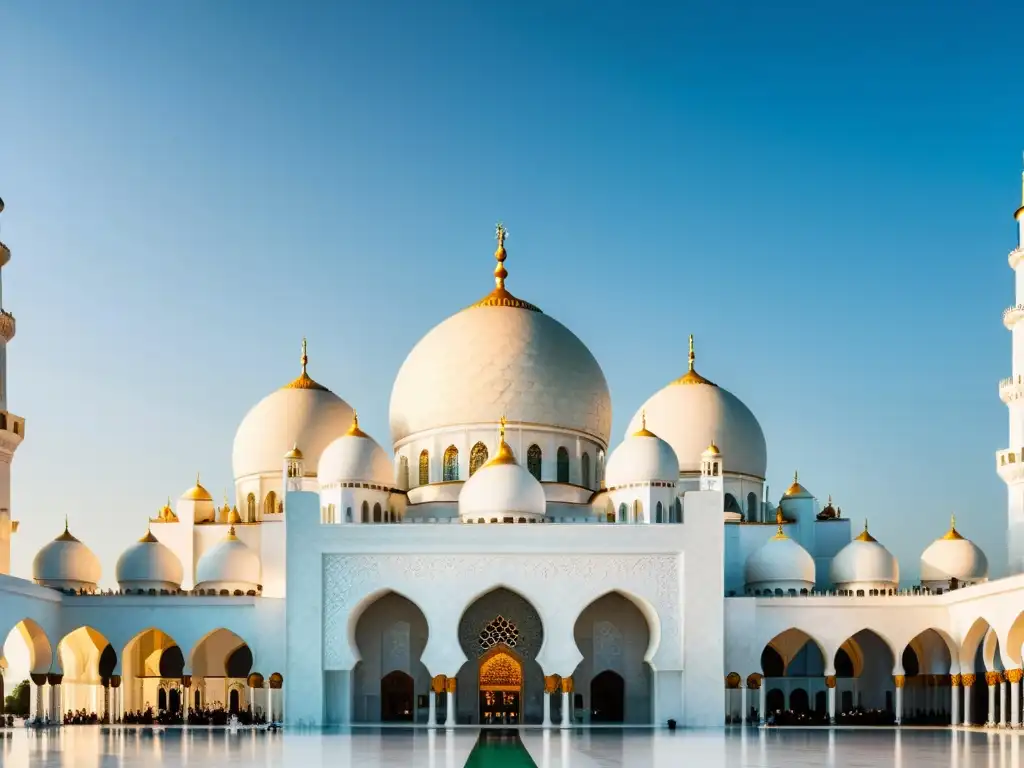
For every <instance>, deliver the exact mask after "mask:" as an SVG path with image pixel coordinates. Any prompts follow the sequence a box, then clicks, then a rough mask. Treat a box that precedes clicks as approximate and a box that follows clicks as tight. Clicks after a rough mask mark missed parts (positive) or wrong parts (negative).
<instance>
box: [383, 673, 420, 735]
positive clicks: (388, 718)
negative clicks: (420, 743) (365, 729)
mask: <svg viewBox="0 0 1024 768" xmlns="http://www.w3.org/2000/svg"><path fill="white" fill-rule="evenodd" d="M413 691H414V683H413V679H412V675H409V674H408V673H406V672H402V671H401V670H398V669H396V670H395V671H393V672H388V673H387V674H386V675H384V677H382V678H381V679H380V719H381V721H383V722H385V723H411V722H412V721H413V717H414V715H415V713H416V709H415V707H414V706H413Z"/></svg>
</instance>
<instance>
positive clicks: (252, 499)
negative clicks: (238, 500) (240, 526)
mask: <svg viewBox="0 0 1024 768" xmlns="http://www.w3.org/2000/svg"><path fill="white" fill-rule="evenodd" d="M245 521H246V522H247V523H255V522H256V494H255V493H250V494H249V495H248V496H246V497H245Z"/></svg>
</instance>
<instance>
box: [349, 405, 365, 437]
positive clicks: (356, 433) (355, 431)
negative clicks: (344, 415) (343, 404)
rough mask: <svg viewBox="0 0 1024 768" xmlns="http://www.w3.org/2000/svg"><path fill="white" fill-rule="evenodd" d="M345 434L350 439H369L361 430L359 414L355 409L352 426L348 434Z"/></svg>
mask: <svg viewBox="0 0 1024 768" xmlns="http://www.w3.org/2000/svg"><path fill="white" fill-rule="evenodd" d="M345 434H346V435H348V436H349V437H369V435H368V434H366V433H365V432H363V430H361V429H360V428H359V414H358V413H356V411H355V409H353V410H352V426H351V427H349V428H348V432H346V433H345Z"/></svg>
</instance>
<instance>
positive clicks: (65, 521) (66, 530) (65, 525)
mask: <svg viewBox="0 0 1024 768" xmlns="http://www.w3.org/2000/svg"><path fill="white" fill-rule="evenodd" d="M64 533H68V516H67V513H65V514H64Z"/></svg>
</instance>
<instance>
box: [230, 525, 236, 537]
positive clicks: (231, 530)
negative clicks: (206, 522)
mask: <svg viewBox="0 0 1024 768" xmlns="http://www.w3.org/2000/svg"><path fill="white" fill-rule="evenodd" d="M228 538H229V539H237V538H238V537H237V536H235V526H234V525H232V526H231V527H230V528H228Z"/></svg>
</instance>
